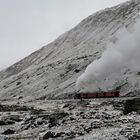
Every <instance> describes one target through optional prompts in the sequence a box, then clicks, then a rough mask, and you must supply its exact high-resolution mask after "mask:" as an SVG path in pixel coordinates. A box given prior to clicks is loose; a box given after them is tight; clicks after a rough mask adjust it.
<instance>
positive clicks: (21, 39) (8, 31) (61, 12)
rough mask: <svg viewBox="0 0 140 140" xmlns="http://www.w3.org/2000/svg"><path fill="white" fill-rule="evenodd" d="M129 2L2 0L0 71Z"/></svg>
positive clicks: (0, 6)
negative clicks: (95, 16)
mask: <svg viewBox="0 0 140 140" xmlns="http://www.w3.org/2000/svg"><path fill="white" fill-rule="evenodd" d="M124 1H126V0H0V21H1V22H0V69H3V68H5V67H7V66H9V65H11V64H13V63H15V62H16V61H18V60H20V59H21V58H23V57H25V56H27V55H28V54H30V53H31V52H33V51H35V50H37V49H39V48H40V47H41V46H43V45H46V44H47V43H49V42H51V41H53V40H54V39H55V38H56V37H58V36H59V35H60V34H62V33H63V32H65V31H67V30H69V29H71V28H72V27H73V26H75V25H76V24H78V23H79V22H80V21H81V20H82V19H84V18H86V17H87V16H89V15H90V14H92V13H94V12H95V11H98V10H100V9H103V8H105V7H110V6H113V5H116V4H118V3H121V2H124Z"/></svg>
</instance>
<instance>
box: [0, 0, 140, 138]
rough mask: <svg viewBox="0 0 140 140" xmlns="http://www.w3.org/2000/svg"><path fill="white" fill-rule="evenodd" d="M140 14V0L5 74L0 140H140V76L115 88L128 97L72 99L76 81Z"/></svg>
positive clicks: (0, 86) (0, 77)
mask: <svg viewBox="0 0 140 140" xmlns="http://www.w3.org/2000/svg"><path fill="white" fill-rule="evenodd" d="M139 12H140V0H131V1H128V2H126V3H123V4H120V5H118V6H115V7H112V8H107V9H105V10H101V11H99V12H97V13H95V14H93V15H91V16H89V17H87V18H86V19H84V20H83V21H82V22H81V23H80V24H79V25H77V26H76V27H74V28H73V29H72V30H70V31H68V32H66V33H64V34H63V35H61V36H60V37H59V38H57V39H56V40H55V41H54V42H52V43H50V44H48V45H47V46H44V47H42V48H41V49H40V50H38V51H36V52H34V53H33V54H31V55H30V56H28V57H26V58H24V59H23V60H21V61H20V62H17V63H16V64H14V65H12V66H10V67H9V68H7V69H5V70H3V71H1V72H0V140H45V139H52V140H55V139H56V140H82V139H83V140H93V139H94V140H135V139H137V140H139V139H140V114H139V113H140V104H139V101H140V99H139V97H138V96H139V91H140V72H139V71H130V70H127V71H122V72H121V73H120V74H121V75H122V76H121V78H120V80H119V81H118V82H117V83H112V89H117V90H119V91H120V93H121V96H123V97H120V98H112V99H95V100H82V101H81V100H74V99H73V96H74V95H75V93H76V92H77V91H76V89H75V82H76V79H77V78H78V77H79V76H80V75H81V74H82V73H83V72H84V70H85V69H86V67H87V65H89V64H90V63H91V62H93V61H94V60H97V59H99V58H100V57H101V56H102V53H103V52H104V50H106V48H107V45H108V43H110V42H112V43H115V42H117V40H118V38H117V36H116V34H117V32H118V31H119V30H121V29H122V28H126V29H127V30H129V31H131V30H132V29H133V26H134V24H135V23H136V22H137V20H139V17H140V16H139ZM108 79H110V77H108ZM128 96H129V97H128ZM130 96H131V97H130ZM136 97H137V98H136ZM135 98H136V99H135Z"/></svg>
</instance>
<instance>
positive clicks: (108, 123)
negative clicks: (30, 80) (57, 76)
mask: <svg viewBox="0 0 140 140" xmlns="http://www.w3.org/2000/svg"><path fill="white" fill-rule="evenodd" d="M126 100H128V99H126V98H122V99H119V98H116V99H95V100H83V101H80V100H63V101H62V100H57V101H56V100H54V101H44V102H42V101H41V102H40V101H38V102H36V103H26V104H19V105H14V103H12V104H13V105H11V103H8V102H5V103H3V105H0V116H1V117H0V128H1V129H0V139H1V140H24V139H25V140H45V139H52V140H82V139H83V140H135V139H140V115H139V114H138V113H139V109H140V105H139V104H137V103H136V104H137V105H136V106H137V107H139V109H137V110H135V109H136V108H135V107H134V108H135V109H134V108H130V107H131V106H132V105H131V102H132V103H134V102H135V100H132V99H131V101H130V102H128V101H127V102H128V103H126ZM137 102H140V99H139V98H138V99H137ZM138 105H139V106H138ZM34 106H35V107H34ZM128 108H129V110H128ZM134 110H135V111H134Z"/></svg>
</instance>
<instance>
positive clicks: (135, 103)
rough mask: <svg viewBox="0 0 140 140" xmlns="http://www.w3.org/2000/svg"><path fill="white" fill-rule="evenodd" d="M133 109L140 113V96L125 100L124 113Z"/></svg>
mask: <svg viewBox="0 0 140 140" xmlns="http://www.w3.org/2000/svg"><path fill="white" fill-rule="evenodd" d="M133 111H135V112H137V113H140V98H136V99H131V100H127V101H126V102H125V104H124V110H123V113H124V114H125V115H126V114H128V113H130V112H133Z"/></svg>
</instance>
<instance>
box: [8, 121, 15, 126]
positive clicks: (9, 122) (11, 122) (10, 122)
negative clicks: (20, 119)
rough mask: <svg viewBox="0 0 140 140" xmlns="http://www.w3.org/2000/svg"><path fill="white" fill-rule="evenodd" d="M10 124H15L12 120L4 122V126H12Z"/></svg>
mask: <svg viewBox="0 0 140 140" xmlns="http://www.w3.org/2000/svg"><path fill="white" fill-rule="evenodd" d="M12 124H15V122H14V121H12V120H6V125H12Z"/></svg>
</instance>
